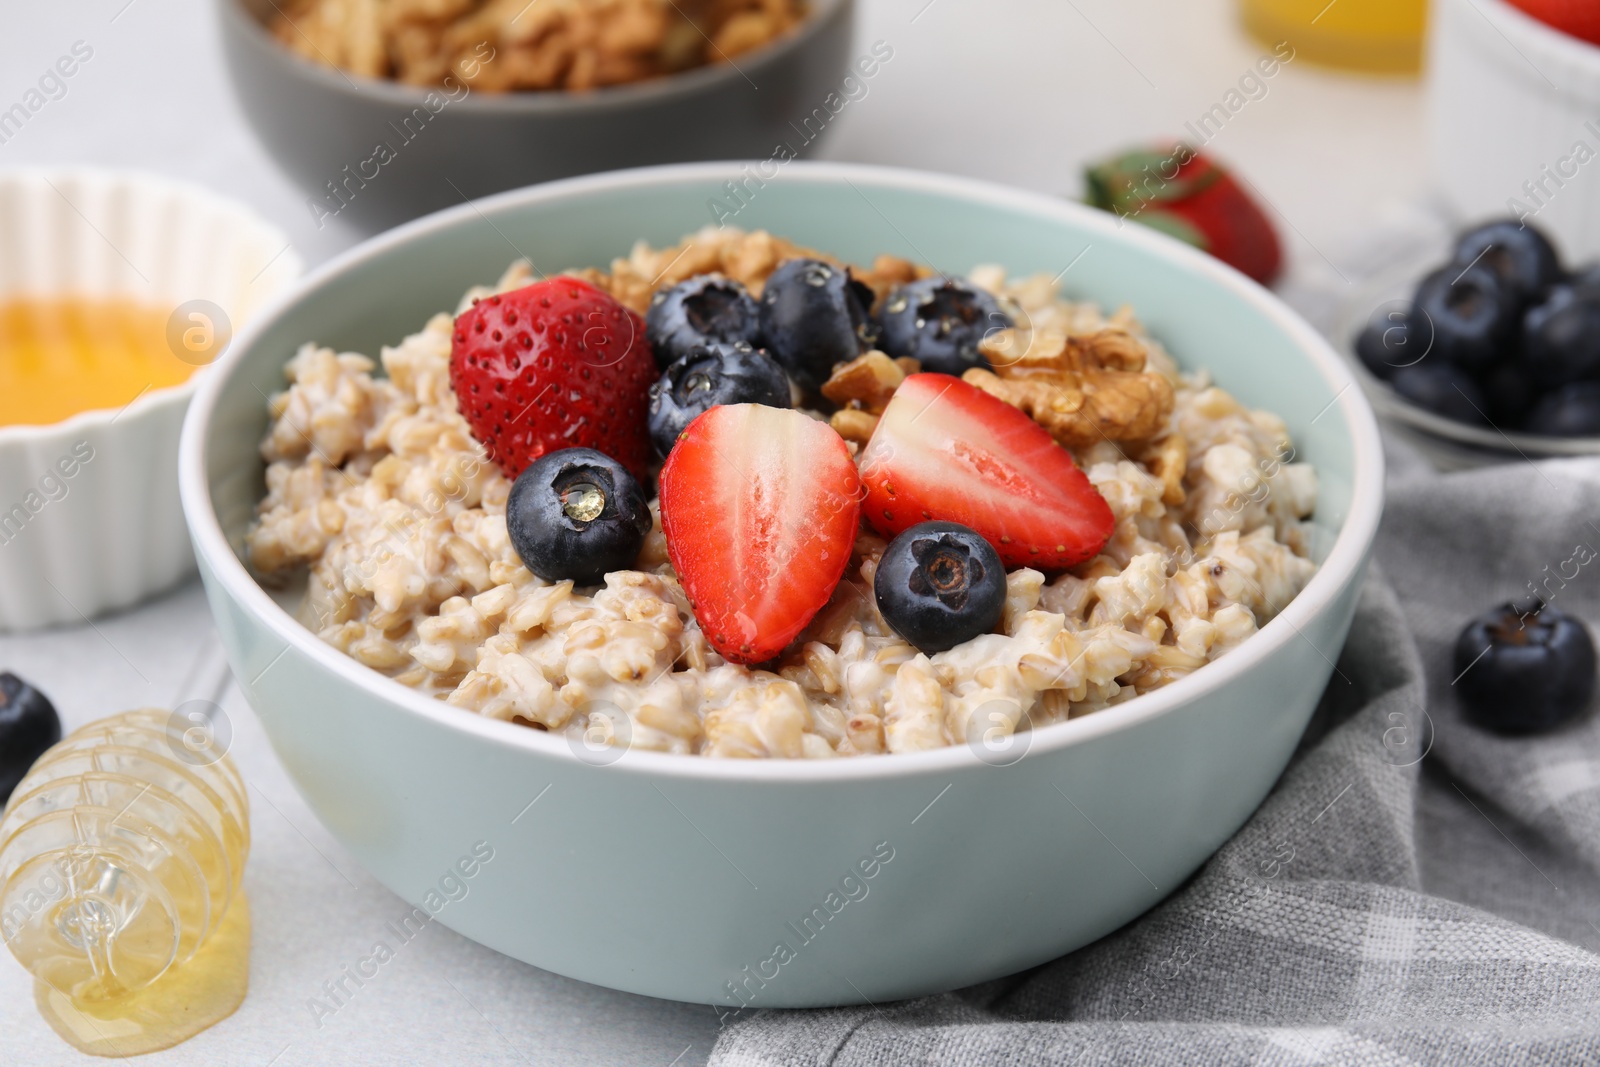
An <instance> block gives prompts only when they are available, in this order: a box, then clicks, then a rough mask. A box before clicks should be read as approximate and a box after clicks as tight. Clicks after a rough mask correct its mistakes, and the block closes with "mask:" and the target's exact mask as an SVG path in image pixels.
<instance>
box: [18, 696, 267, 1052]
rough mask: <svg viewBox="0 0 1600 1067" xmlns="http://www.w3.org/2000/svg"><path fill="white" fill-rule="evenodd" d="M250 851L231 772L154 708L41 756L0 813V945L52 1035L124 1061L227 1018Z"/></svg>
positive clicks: (236, 993)
mask: <svg viewBox="0 0 1600 1067" xmlns="http://www.w3.org/2000/svg"><path fill="white" fill-rule="evenodd" d="M249 850H250V831H249V804H248V799H247V797H246V795H245V790H244V783H243V781H242V780H241V779H240V777H239V773H238V771H237V770H236V769H235V768H234V766H233V763H232V761H231V760H230V759H229V758H228V757H227V755H226V754H225V753H223V752H221V751H220V750H219V749H218V748H217V747H216V745H215V741H214V739H212V738H210V737H209V736H204V735H202V734H200V732H199V731H196V730H194V729H193V728H189V729H184V724H182V723H174V722H173V721H172V717H171V716H170V715H169V714H168V713H167V712H164V711H157V710H153V709H145V710H140V711H130V712H126V713H124V714H122V715H115V716H112V717H110V718H108V719H102V720H99V721H98V722H94V723H91V724H89V725H88V726H85V727H83V728H82V729H80V730H77V731H75V732H74V733H72V734H69V735H68V736H67V737H65V738H63V739H62V740H61V741H60V743H58V744H57V745H55V746H54V747H53V748H51V749H50V750H49V751H47V752H46V753H45V754H44V755H43V756H41V757H40V758H39V760H38V762H37V763H35V764H34V766H33V768H32V770H30V771H29V772H28V776H27V777H26V778H24V779H23V780H22V781H21V782H20V783H19V784H18V786H17V788H16V791H15V792H14V793H13V794H12V797H11V802H10V803H9V804H8V805H7V807H6V811H5V815H4V817H3V818H0V934H3V935H4V938H5V942H6V946H7V947H8V948H9V949H10V950H11V953H12V955H14V956H16V958H17V960H18V961H19V962H20V963H22V965H23V966H24V967H26V968H27V969H28V970H29V971H30V972H32V973H33V975H34V1000H35V1003H36V1004H37V1005H38V1007H39V1010H40V1012H41V1013H42V1014H43V1015H44V1017H45V1019H46V1020H47V1021H48V1022H49V1023H50V1025H51V1026H52V1027H53V1028H54V1029H55V1030H56V1032H57V1033H58V1034H60V1035H61V1036H62V1037H63V1038H65V1039H66V1040H67V1041H68V1042H70V1043H71V1044H73V1045H74V1046H75V1047H77V1048H78V1049H80V1050H82V1051H84V1052H88V1053H92V1054H94V1055H99V1056H133V1055H139V1054H142V1053H146V1052H154V1051H156V1050H158V1049H163V1048H168V1047H170V1046H172V1045H175V1044H177V1043H178V1042H180V1041H183V1040H186V1039H187V1038H189V1037H192V1036H194V1035H195V1034H196V1033H199V1032H200V1031H201V1030H204V1029H206V1028H207V1027H209V1026H211V1025H212V1024H214V1023H216V1022H218V1021H219V1020H221V1019H224V1018H226V1017H227V1016H228V1015H230V1014H232V1012H233V1011H234V1009H235V1008H237V1007H238V1006H239V1003H240V1002H241V1001H242V1000H243V999H244V994H245V989H246V986H247V984H248V975H249V948H250V914H249V908H248V906H247V904H246V903H245V900H244V894H243V891H242V889H241V881H240V880H241V877H242V875H243V873H244V863H245V859H246V857H247V856H248V855H249Z"/></svg>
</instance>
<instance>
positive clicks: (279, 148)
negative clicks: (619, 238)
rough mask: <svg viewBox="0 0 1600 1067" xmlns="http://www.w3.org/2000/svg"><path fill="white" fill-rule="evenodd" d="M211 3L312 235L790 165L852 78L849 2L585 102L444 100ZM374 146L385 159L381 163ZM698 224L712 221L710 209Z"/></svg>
mask: <svg viewBox="0 0 1600 1067" xmlns="http://www.w3.org/2000/svg"><path fill="white" fill-rule="evenodd" d="M217 7H218V16H219V19H218V21H219V22H220V24H221V27H222V43H223V49H224V53H225V55H226V58H227V66H228V71H229V75H230V77H231V78H232V81H233V87H234V91H235V93H236V95H237V96H238V99H239V103H240V106H241V107H242V108H243V109H244V112H245V115H246V116H247V117H248V118H249V120H250V124H251V125H252V126H253V127H254V128H255V131H256V134H257V135H258V136H259V137H260V138H261V140H262V141H263V142H264V143H265V144H266V146H267V149H268V151H269V152H271V154H272V156H273V157H274V159H275V160H276V161H277V163H278V164H279V166H281V167H282V168H283V169H284V171H285V172H286V173H287V174H288V175H289V176H290V177H291V178H292V179H293V180H294V181H295V182H296V183H298V184H299V185H300V186H302V187H303V188H304V189H305V191H306V194H307V206H306V210H307V212H308V213H309V214H310V215H311V216H312V217H313V218H314V219H315V220H316V221H317V222H318V224H319V228H320V226H322V225H326V224H327V223H328V221H329V220H330V219H331V218H335V217H336V218H338V219H339V220H340V221H341V222H346V221H347V222H350V223H353V224H354V225H355V226H356V227H357V228H359V229H363V230H368V231H375V230H379V229H383V228H386V227H389V226H393V225H395V224H397V223H400V222H404V221H406V220H408V219H412V218H415V217H417V216H419V215H423V214H426V213H428V212H430V211H434V210H437V209H439V208H443V207H448V206H450V205H452V204H459V203H462V202H463V201H465V200H469V199H472V198H475V197H479V196H484V195H486V194H489V193H496V192H500V191H502V190H505V189H511V188H515V187H517V186H522V185H530V184H533V183H535V182H542V181H547V180H549V179H552V178H565V177H570V176H572V175H576V174H587V173H590V172H593V171H601V170H613V169H618V168H623V167H633V166H640V165H643V164H648V163H676V162H687V161H693V160H710V159H755V160H769V159H774V158H775V156H776V154H777V153H778V151H779V149H780V147H783V146H787V149H788V150H790V151H792V152H793V153H794V155H796V156H801V157H803V156H806V155H808V154H809V153H810V152H811V151H812V150H813V149H814V148H815V147H816V145H817V143H818V142H819V141H820V139H821V138H822V137H823V136H825V135H826V134H827V132H828V129H829V128H830V127H831V124H832V118H833V114H834V112H833V111H832V110H831V109H830V108H829V107H828V106H827V105H826V103H825V102H826V101H827V99H828V97H829V94H830V93H831V94H837V95H836V97H835V99H836V100H846V99H847V97H846V95H845V92H844V90H843V89H842V88H841V85H842V83H843V81H844V78H845V77H846V75H852V76H854V77H856V80H857V82H860V81H861V78H860V76H859V73H858V72H857V73H852V72H854V71H855V68H854V66H853V65H852V54H851V50H850V49H851V36H852V31H853V20H854V0H812V3H811V7H812V12H811V14H810V16H809V17H808V18H807V19H806V21H805V23H804V24H802V25H801V26H800V28H799V29H798V30H797V31H796V32H794V33H791V34H789V35H788V36H786V37H785V38H783V39H782V40H780V41H777V42H775V43H773V44H772V45H770V46H768V47H766V48H762V49H759V50H757V51H755V52H752V53H750V54H749V55H747V56H741V57H740V58H739V59H738V60H737V64H738V65H737V66H733V65H730V64H718V65H715V66H708V67H700V68H697V69H695V70H690V71H686V72H684V73H682V74H675V75H671V76H669V77H665V78H659V79H656V80H653V81H647V82H639V83H637V84H633V85H623V86H615V87H612V88H607V89H597V90H594V91H591V92H584V93H573V92H559V91H558V92H522V93H505V94H499V95H490V94H474V93H470V92H469V93H467V94H466V95H459V92H460V90H459V89H458V90H457V92H456V93H455V94H453V95H458V96H459V98H458V99H447V98H446V96H445V94H444V93H443V92H441V91H430V90H428V89H423V88H418V87H414V86H408V85H401V84H398V83H395V82H390V81H382V80H377V79H372V78H364V77H360V76H358V75H353V74H346V73H344V72H342V71H337V70H333V69H330V68H327V67H322V66H318V65H317V64H314V63H310V62H307V61H305V60H303V59H301V58H300V57H299V56H296V55H294V54H293V53H291V52H290V51H289V50H288V49H286V48H284V47H282V46H281V45H279V44H278V42H277V41H275V40H273V38H272V37H271V35H270V34H269V33H268V32H267V29H266V26H265V21H266V19H267V17H268V16H269V15H271V14H272V13H274V12H275V10H276V9H277V7H276V5H275V4H274V3H273V2H272V0H217ZM462 88H464V87H462ZM430 94H431V95H432V97H433V99H432V100H431V101H430V100H429V99H428V98H429V96H430ZM441 101H444V103H443V104H442V105H441ZM380 144H386V145H388V146H389V148H390V156H392V158H388V161H387V162H382V161H381V159H382V155H381V154H380V153H378V152H377V149H378V146H379V145H380ZM347 168H348V169H347ZM707 221H708V222H709V221H714V220H713V219H712V218H711V217H710V215H709V214H708V216H707Z"/></svg>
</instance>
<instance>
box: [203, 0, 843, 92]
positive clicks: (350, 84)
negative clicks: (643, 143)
mask: <svg viewBox="0 0 1600 1067" xmlns="http://www.w3.org/2000/svg"><path fill="white" fill-rule="evenodd" d="M217 2H218V4H219V5H220V6H221V8H222V17H223V18H224V19H225V20H228V21H229V22H230V23H231V24H232V25H233V26H235V27H238V32H239V33H240V34H242V35H243V36H245V37H247V38H248V39H249V41H250V44H251V46H252V47H254V48H256V49H258V50H263V49H264V50H266V51H268V52H270V53H271V54H272V55H273V56H274V57H275V61H277V62H279V63H280V64H281V66H282V68H283V69H284V70H286V71H287V72H289V74H290V75H291V76H292V77H298V78H300V79H302V80H304V81H307V82H310V83H311V84H313V85H316V86H318V87H319V88H321V89H324V90H328V91H330V92H335V93H337V94H339V95H341V96H345V97H349V98H351V99H353V100H360V101H363V102H367V103H372V102H376V103H378V104H382V105H389V106H394V107H404V108H416V107H422V106H423V101H424V99H425V98H426V97H427V96H428V95H429V94H430V93H438V92H439V90H440V89H441V88H442V87H441V86H418V85H406V84H403V83H401V82H397V81H394V80H392V79H389V78H371V77H368V76H366V75H364V74H355V73H352V72H350V71H346V70H344V69H342V68H337V67H326V66H323V65H321V64H319V63H313V62H311V61H310V60H308V59H305V58H304V57H302V56H300V55H298V54H297V53H294V52H291V51H289V49H287V48H285V47H284V46H283V45H281V44H279V43H278V42H277V41H276V40H274V39H273V37H272V34H271V33H270V32H268V30H267V27H266V25H265V24H264V23H263V22H261V20H259V19H258V18H256V17H255V15H254V14H252V13H251V12H250V11H248V10H247V9H246V6H245V0H217ZM808 2H809V4H810V7H811V10H809V11H808V12H807V13H806V17H805V19H804V20H803V21H802V22H801V23H800V24H799V26H797V27H796V28H795V29H794V30H793V31H791V32H790V33H788V34H785V35H784V36H783V37H780V38H779V39H777V40H775V41H770V42H768V43H767V44H764V45H762V46H761V47H759V48H757V49H755V50H753V51H751V52H747V53H745V54H744V56H741V57H740V60H739V63H738V65H737V66H735V65H734V61H733V60H731V59H730V60H727V61H725V62H723V63H708V64H705V65H702V66H699V67H691V68H690V69H688V70H684V71H679V72H678V73H676V74H666V75H661V76H659V77H655V78H646V79H644V80H643V81H638V82H628V83H624V84H621V85H609V86H603V87H601V88H598V89H586V90H581V91H579V90H571V89H524V90H513V91H510V92H504V93H484V92H468V93H467V95H466V96H465V97H463V98H462V99H461V100H459V101H453V102H452V103H451V105H450V110H452V111H459V112H461V113H464V114H471V113H477V114H484V115H506V116H511V115H545V114H567V113H579V114H586V113H589V112H596V111H620V110H626V109H628V108H632V107H636V106H639V105H641V104H650V103H655V102H657V101H664V100H672V99H676V98H678V97H682V96H688V95H693V94H696V93H699V92H702V91H707V90H713V89H717V88H720V87H721V86H722V85H723V84H724V83H727V82H734V81H741V80H742V81H747V82H750V84H751V85H752V86H754V85H755V82H754V81H753V80H752V79H751V77H750V75H749V73H748V72H749V71H751V70H755V71H761V70H765V69H766V68H768V67H770V66H771V65H772V64H773V63H774V62H776V61H777V60H779V59H780V58H782V57H783V56H785V55H787V54H789V53H790V52H792V51H794V50H795V49H798V48H800V47H802V46H803V45H804V44H805V43H806V42H808V41H810V40H811V39H812V38H813V37H815V36H816V35H817V34H818V33H820V32H822V28H823V27H824V26H825V25H826V24H827V23H828V22H829V21H830V20H831V19H832V18H833V17H834V16H835V15H836V14H838V13H839V12H840V11H843V12H844V13H845V15H846V17H848V16H849V13H850V11H851V9H852V8H853V5H854V0H808ZM845 73H848V68H847V70H846V71H845ZM843 76H844V75H843V74H841V75H840V77H843ZM458 80H459V78H458ZM462 84H466V83H464V82H463V83H462ZM469 88H470V86H469ZM756 90H757V91H759V87H758V86H757V87H756Z"/></svg>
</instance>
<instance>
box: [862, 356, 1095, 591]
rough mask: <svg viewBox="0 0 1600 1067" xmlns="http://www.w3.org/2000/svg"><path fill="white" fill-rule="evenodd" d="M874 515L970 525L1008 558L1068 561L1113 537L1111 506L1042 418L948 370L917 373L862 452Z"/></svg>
mask: <svg viewBox="0 0 1600 1067" xmlns="http://www.w3.org/2000/svg"><path fill="white" fill-rule="evenodd" d="M861 481H862V483H863V484H864V485H866V487H867V499H866V503H865V504H864V505H863V506H864V507H865V508H866V514H867V521H868V522H870V523H871V524H872V525H873V527H874V528H875V529H877V531H878V532H879V533H881V534H883V536H885V537H893V536H895V535H896V534H898V533H900V532H901V531H902V530H905V529H907V528H908V527H911V526H915V525H916V524H917V523H919V522H926V521H927V520H929V519H942V520H945V521H947V522H959V523H961V524H963V525H965V526H970V527H972V528H973V529H974V530H976V531H978V533H980V534H982V535H983V538H984V539H985V540H986V541H988V542H989V543H990V544H992V545H993V546H994V548H995V551H996V552H999V553H1000V558H1001V560H1003V561H1004V562H1005V565H1006V566H1007V567H1035V568H1037V569H1039V570H1046V571H1049V570H1060V569H1061V568H1063V567H1069V566H1071V565H1072V564H1074V563H1081V562H1082V561H1084V560H1086V559H1089V558H1090V557H1091V556H1093V555H1094V554H1095V553H1096V552H1099V551H1100V549H1101V548H1102V547H1103V546H1104V545H1105V543H1106V541H1107V539H1108V538H1110V536H1111V530H1112V527H1113V526H1114V525H1115V520H1114V519H1113V517H1112V515H1111V507H1110V505H1108V504H1107V503H1106V501H1105V497H1103V496H1101V495H1100V493H1099V492H1098V491H1097V490H1096V489H1095V487H1094V486H1093V485H1091V484H1089V479H1088V478H1087V477H1086V476H1085V475H1084V473H1083V472H1082V471H1081V470H1079V469H1078V467H1077V465H1076V464H1074V463H1073V462H1072V455H1071V454H1070V453H1069V452H1068V451H1067V450H1066V449H1064V448H1062V447H1061V446H1060V445H1058V444H1056V443H1055V441H1054V440H1052V439H1051V437H1050V434H1049V433H1048V432H1047V431H1046V430H1045V429H1044V428H1043V427H1041V426H1040V425H1039V424H1038V423H1036V422H1034V421H1033V420H1032V419H1030V418H1028V416H1027V415H1025V414H1023V413H1022V412H1021V411H1019V410H1017V409H1016V408H1014V407H1012V406H1011V405H1010V404H1007V403H1006V402H1005V401H1003V400H997V399H996V398H994V397H992V396H990V395H989V394H988V393H985V392H984V391H983V390H981V389H978V388H976V387H974V386H971V385H968V384H967V383H966V382H964V381H962V380H961V379H959V378H952V377H950V376H949V375H948V374H913V375H911V377H909V378H907V379H906V380H905V381H904V382H902V383H901V384H900V388H899V389H897V390H895V394H894V397H893V399H891V400H890V401H889V406H888V408H887V409H885V411H884V413H883V418H882V419H880V420H879V422H878V428H877V429H876V430H875V431H873V434H872V439H871V440H870V441H868V442H867V448H866V451H865V452H863V453H862V455H861Z"/></svg>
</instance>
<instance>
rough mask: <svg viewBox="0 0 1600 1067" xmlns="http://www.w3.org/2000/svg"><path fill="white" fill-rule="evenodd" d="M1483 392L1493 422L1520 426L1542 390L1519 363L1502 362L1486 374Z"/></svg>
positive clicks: (1502, 425)
mask: <svg viewBox="0 0 1600 1067" xmlns="http://www.w3.org/2000/svg"><path fill="white" fill-rule="evenodd" d="M1483 394H1484V399H1485V401H1486V403H1487V405H1488V406H1487V407H1486V408H1485V409H1484V410H1485V411H1487V412H1488V415H1489V421H1490V422H1492V423H1493V424H1494V425H1496V426H1499V427H1501V428H1502V429H1506V428H1513V429H1520V428H1521V427H1522V425H1523V423H1524V422H1526V421H1527V418H1528V412H1529V411H1531V410H1532V409H1533V402H1534V401H1535V400H1537V399H1538V390H1536V389H1535V388H1534V387H1533V385H1532V383H1530V382H1529V381H1528V376H1527V375H1526V374H1524V373H1523V371H1522V368H1521V367H1519V366H1517V365H1516V364H1515V363H1502V364H1501V365H1500V366H1498V367H1496V368H1494V369H1493V370H1491V371H1490V372H1489V373H1488V374H1486V375H1484V376H1483Z"/></svg>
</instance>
